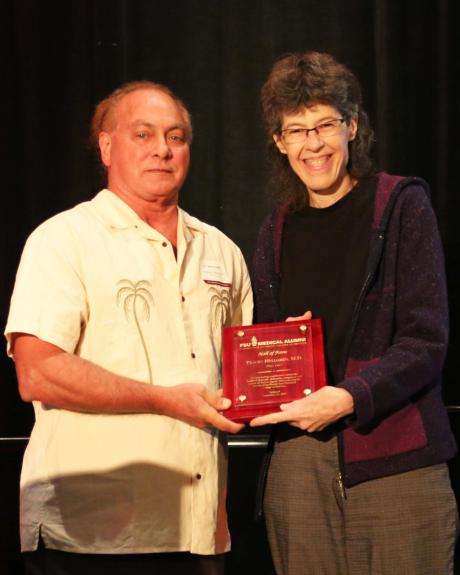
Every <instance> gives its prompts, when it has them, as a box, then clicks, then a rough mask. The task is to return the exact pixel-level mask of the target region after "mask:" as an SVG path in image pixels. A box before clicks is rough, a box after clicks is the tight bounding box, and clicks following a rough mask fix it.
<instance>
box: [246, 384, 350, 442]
mask: <svg viewBox="0 0 460 575" xmlns="http://www.w3.org/2000/svg"><path fill="white" fill-rule="evenodd" d="M280 410H281V411H279V412H276V413H270V414H268V415H262V416H261V417H256V418H255V419H253V420H252V421H251V422H250V426H251V427H258V426H260V425H267V424H271V423H281V422H282V421H287V422H288V423H290V424H291V425H293V426H294V427H298V428H299V429H303V430H304V431H309V432H313V431H322V430H323V429H324V428H325V427H327V426H328V425H330V424H331V423H333V422H334V421H337V420H338V419H340V418H341V417H344V416H346V415H350V414H351V413H353V398H352V396H351V394H350V393H348V391H346V390H345V389H342V388H340V387H332V386H328V385H326V386H325V387H322V388H321V389H319V390H318V391H315V392H314V393H312V394H311V395H309V396H308V397H305V398H302V399H297V400H295V401H292V402H291V403H284V404H282V405H280Z"/></svg>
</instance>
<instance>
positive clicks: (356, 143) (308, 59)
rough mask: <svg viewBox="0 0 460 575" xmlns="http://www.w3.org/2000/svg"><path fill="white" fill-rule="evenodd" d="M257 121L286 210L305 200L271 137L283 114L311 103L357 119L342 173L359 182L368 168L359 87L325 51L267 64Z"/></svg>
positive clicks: (368, 131)
mask: <svg viewBox="0 0 460 575" xmlns="http://www.w3.org/2000/svg"><path fill="white" fill-rule="evenodd" d="M261 101H262V112H263V119H264V123H265V127H266V131H267V135H268V138H269V139H268V145H269V153H270V156H271V157H272V159H273V167H274V171H275V176H276V178H277V180H278V182H277V183H278V186H277V196H278V199H279V200H280V201H281V202H282V203H284V204H288V205H289V206H290V207H291V209H298V208H300V207H302V206H303V205H305V204H306V201H307V195H306V193H305V184H304V183H303V182H302V181H301V180H300V179H299V177H298V176H297V175H296V174H295V173H294V172H293V170H292V168H291V167H290V165H289V161H288V158H287V157H286V155H284V154H281V153H280V152H279V150H278V148H277V147H276V144H275V142H274V140H273V135H274V134H279V133H280V130H281V124H282V120H283V115H284V114H292V113H296V112H298V111H301V110H302V109H303V108H306V107H308V106H311V105H313V104H328V105H330V106H333V107H334V108H336V109H337V110H338V111H339V112H340V114H341V115H342V116H343V117H344V118H345V120H346V121H347V123H349V122H350V120H351V119H352V118H353V117H355V118H357V120H358V130H357V133H356V137H355V138H354V140H353V141H351V142H350V144H349V153H350V157H349V161H348V166H347V169H348V172H349V173H350V175H351V176H352V177H353V178H356V179H357V180H360V179H361V178H364V177H366V176H369V175H371V174H372V172H373V162H372V160H371V158H370V155H369V152H370V148H371V144H372V141H373V131H372V128H371V127H370V125H369V119H368V117H367V114H366V112H365V111H364V110H363V109H362V97H361V88H360V85H359V82H358V80H357V78H356V76H355V75H354V74H353V73H352V72H351V71H350V70H349V69H348V68H347V67H346V66H344V65H343V64H340V63H339V62H337V60H335V59H334V58H333V57H332V56H331V55H330V54H325V53H321V52H305V53H295V54H289V55H287V56H284V57H283V58H281V59H280V60H278V61H277V62H276V63H275V65H274V66H273V68H272V70H271V72H270V75H269V77H268V79H267V81H266V82H265V84H264V85H263V87H262V92H261Z"/></svg>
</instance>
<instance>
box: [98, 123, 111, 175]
mask: <svg viewBox="0 0 460 575" xmlns="http://www.w3.org/2000/svg"><path fill="white" fill-rule="evenodd" d="M99 150H100V151H101V160H102V163H103V164H104V166H105V167H106V168H109V167H110V165H111V163H112V157H111V156H112V138H111V137H110V134H109V133H108V132H101V133H100V134H99Z"/></svg>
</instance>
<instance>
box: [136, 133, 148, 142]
mask: <svg viewBox="0 0 460 575" xmlns="http://www.w3.org/2000/svg"><path fill="white" fill-rule="evenodd" d="M136 137H138V138H139V139H140V140H145V139H146V138H147V132H137V134H136Z"/></svg>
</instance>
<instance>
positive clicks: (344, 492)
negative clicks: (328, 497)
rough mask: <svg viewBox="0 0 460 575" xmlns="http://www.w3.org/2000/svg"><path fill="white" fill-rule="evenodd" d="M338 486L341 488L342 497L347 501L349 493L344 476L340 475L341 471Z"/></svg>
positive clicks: (338, 476)
mask: <svg viewBox="0 0 460 575" xmlns="http://www.w3.org/2000/svg"><path fill="white" fill-rule="evenodd" d="M337 484H338V486H339V490H340V495H341V496H342V499H346V498H347V491H346V489H345V485H344V484H343V479H342V474H341V473H340V471H339V473H338V475H337Z"/></svg>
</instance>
